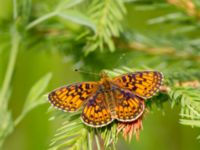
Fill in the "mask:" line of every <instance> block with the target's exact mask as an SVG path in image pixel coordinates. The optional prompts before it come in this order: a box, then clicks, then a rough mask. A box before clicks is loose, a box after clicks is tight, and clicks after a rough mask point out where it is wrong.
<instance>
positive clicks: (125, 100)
mask: <svg viewBox="0 0 200 150" xmlns="http://www.w3.org/2000/svg"><path fill="white" fill-rule="evenodd" d="M112 93H113V96H114V99H116V101H115V112H116V119H117V120H119V121H121V122H131V121H134V120H136V119H137V118H139V117H140V116H141V115H142V114H143V112H144V100H143V99H142V98H140V97H138V96H137V95H134V94H133V93H131V92H130V91H128V90H124V89H122V88H119V87H116V86H114V87H113V88H112Z"/></svg>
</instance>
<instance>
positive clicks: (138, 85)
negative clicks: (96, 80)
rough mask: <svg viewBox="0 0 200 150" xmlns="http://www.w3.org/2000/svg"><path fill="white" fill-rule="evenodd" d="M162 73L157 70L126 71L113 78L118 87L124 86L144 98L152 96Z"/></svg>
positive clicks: (159, 84)
mask: <svg viewBox="0 0 200 150" xmlns="http://www.w3.org/2000/svg"><path fill="white" fill-rule="evenodd" d="M162 80H163V75H162V73H160V72H157V71H143V72H135V73H128V74H125V75H122V76H118V77H115V78H113V82H114V83H116V84H117V85H118V86H119V87H122V88H125V89H127V90H129V91H131V92H133V93H134V94H136V95H137V96H139V97H142V98H144V99H147V98H150V97H152V96H153V95H154V94H156V92H157V91H158V90H159V88H160V86H161V84H162Z"/></svg>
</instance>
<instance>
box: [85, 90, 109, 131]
mask: <svg viewBox="0 0 200 150" xmlns="http://www.w3.org/2000/svg"><path fill="white" fill-rule="evenodd" d="M81 118H82V121H83V122H84V123H85V124H86V125H88V126H92V127H102V126H105V125H107V124H109V123H111V122H112V121H113V119H112V117H111V112H110V109H109V107H108V104H107V103H106V96H105V93H104V92H103V91H100V90H98V91H97V92H96V93H95V94H94V95H93V96H91V97H90V98H89V99H88V102H87V103H86V104H85V106H84V108H83V111H82V115H81Z"/></svg>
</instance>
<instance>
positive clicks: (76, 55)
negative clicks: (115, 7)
mask: <svg viewBox="0 0 200 150" xmlns="http://www.w3.org/2000/svg"><path fill="white" fill-rule="evenodd" d="M25 2H27V3H28V2H30V1H25ZM148 2H149V3H148ZM160 2H162V3H161V4H163V6H165V5H164V4H165V3H166V2H165V1H155V4H156V3H158V4H160ZM21 3H23V1H22V2H18V4H21ZM57 3H59V2H58V1H55V0H52V1H47V0H44V1H38V0H34V1H32V3H31V8H32V9H31V11H30V12H29V13H30V14H27V15H29V17H30V18H29V21H28V22H31V21H33V20H35V19H36V18H38V17H39V16H42V15H43V14H44V13H45V12H49V11H50V10H52V8H53V6H54V5H55V4H57ZM83 3H86V4H87V3H89V2H88V1H86V2H83ZM142 4H143V3H141V4H140V3H139V4H138V3H134V2H130V3H125V7H126V9H127V14H126V15H125V17H124V21H123V22H122V24H123V25H124V26H125V27H126V28H127V30H126V31H124V34H123V35H122V37H124V38H125V39H126V38H127V37H129V36H132V35H130V33H134V38H135V39H137V40H139V41H142V40H144V41H147V40H146V38H147V37H148V38H150V39H151V38H152V39H154V43H152V45H151V46H153V47H154V46H155V45H156V44H157V45H156V46H157V47H158V48H159V47H161V46H162V45H164V44H163V43H165V42H168V43H170V42H169V41H170V40H173V37H174V38H175V40H176V42H177V43H179V45H178V44H177V43H175V42H174V43H173V44H174V45H178V46H177V47H180V48H181V46H184V44H183V45H182V42H183V41H187V40H189V39H193V38H198V37H199V31H198V30H196V29H194V30H192V31H189V32H180V33H176V32H173V31H174V30H175V29H179V28H180V27H185V26H186V24H187V25H188V24H195V23H196V22H198V21H196V20H195V19H194V18H192V19H191V18H190V17H185V20H184V21H183V19H184V18H183V19H182V20H181V19H180V18H179V19H180V20H179V22H178V23H177V22H176V23H170V21H168V22H167V23H162V24H160V23H158V24H149V23H148V21H149V20H151V19H152V18H156V17H159V16H162V15H163V16H164V15H167V14H169V13H172V12H173V13H174V12H181V13H183V10H180V9H179V8H176V7H174V6H168V5H169V4H166V6H165V7H161V5H156V7H153V6H154V5H152V3H151V1H146V3H144V4H145V5H144V6H145V7H144V6H143V5H142ZM148 5H149V6H150V5H151V6H152V9H151V7H146V6H148ZM138 6H139V7H138ZM167 6H168V7H167ZM81 9H82V10H84V8H80V10H81ZM18 11H19V14H20V13H21V10H18ZM183 14H184V15H185V16H187V14H185V13H183ZM12 18H13V1H9V0H8V1H4V0H0V64H1V65H0V83H1V84H0V85H2V84H3V81H4V78H5V72H6V70H7V65H8V62H9V55H10V53H11V51H10V49H11V46H10V45H11V38H12V30H11V28H12V27H13V24H15V23H16V24H17V30H18V32H22V33H21V34H22V36H23V40H22V41H21V43H20V46H19V50H18V54H17V58H16V62H15V67H14V70H13V77H12V80H11V84H10V89H9V91H10V92H11V94H10V98H9V105H8V109H9V110H10V111H11V113H12V117H13V118H17V116H19V115H20V113H21V111H22V108H23V105H24V102H25V99H26V97H27V95H28V93H29V90H30V89H31V87H32V86H33V85H34V84H35V83H36V82H37V81H38V80H39V79H40V78H41V77H42V76H44V75H45V74H47V73H49V72H51V73H52V78H51V80H50V82H49V84H48V87H47V89H46V91H45V93H48V91H50V90H53V89H55V88H57V87H59V86H62V85H67V84H70V83H73V82H80V81H85V80H97V78H96V77H94V76H92V75H87V74H80V73H78V72H75V71H73V70H74V68H76V67H80V68H81V69H83V70H84V69H85V70H86V71H92V72H95V73H98V72H99V71H100V70H102V69H110V70H112V69H114V68H118V67H121V66H128V67H130V68H143V67H147V68H148V67H150V68H153V69H154V68H155V69H158V70H160V71H163V72H165V69H166V70H167V71H168V72H170V71H174V70H177V69H178V70H184V69H187V68H195V67H196V66H198V65H199V62H195V63H191V62H194V61H195V60H193V59H192V60H191V58H188V59H182V58H181V59H179V58H176V57H171V56H170V55H168V56H166V55H159V54H158V55H151V53H150V54H148V53H147V54H146V53H145V52H143V51H134V50H126V48H125V50H123V48H119V49H118V48H116V50H115V52H110V51H109V50H107V49H106V48H105V49H106V50H104V52H99V50H96V51H95V52H91V53H90V54H89V55H88V56H84V53H83V52H82V48H83V46H84V43H85V41H84V40H82V41H81V42H80V41H79V40H77V39H76V38H77V37H78V36H79V35H80V33H81V32H80V31H81V30H82V27H81V25H77V24H76V23H73V22H71V21H69V20H64V19H60V18H56V17H55V18H50V19H48V20H46V21H44V22H42V23H41V24H38V25H36V27H33V28H32V29H30V30H26V31H25V30H23V29H21V28H23V23H21V22H22V21H23V20H22V18H20V17H19V18H18V19H17V21H16V22H15V23H14V22H13V19H12ZM186 18H187V19H188V18H189V21H188V20H187V19H186ZM176 21H177V20H176ZM187 21H188V22H189V23H187ZM27 24H28V23H27ZM194 26H195V25H194ZM54 28H55V32H54ZM49 30H52V31H49ZM129 30H131V32H130V33H127V32H129ZM65 32H66V33H65ZM135 33H139V34H135ZM139 35H140V36H139ZM141 35H142V36H141ZM145 36H147V37H145ZM161 37H164V38H166V39H168V38H170V40H169V41H167V40H166V39H165V40H164V42H160V43H159V42H158V43H156V41H157V39H158V40H159V38H161ZM171 37H172V38H171ZM122 42H123V40H122ZM148 42H150V43H151V41H148ZM155 43H156V44H155ZM125 44H126V43H125ZM173 44H168V45H170V46H171V45H172V46H173ZM156 46H155V47H156ZM182 52H183V53H184V52H185V51H184V50H183V49H181V50H180V51H179V52H178V53H182ZM167 71H166V72H167ZM49 106H50V104H49V103H45V104H44V105H41V106H38V107H36V108H35V109H33V110H32V111H31V112H29V113H28V114H27V115H26V116H25V118H24V119H23V120H22V121H21V122H20V123H19V124H18V125H17V126H16V128H15V129H14V130H13V132H12V133H11V134H9V135H8V136H7V137H6V139H5V142H4V144H3V148H2V149H3V150H14V149H17V150H45V149H47V148H48V145H49V143H50V140H51V139H52V137H53V135H54V133H55V131H56V129H57V128H58V127H60V125H61V122H60V121H58V122H56V121H48V119H49V117H50V116H51V115H50V113H48V112H47V110H48V108H49ZM149 109H150V108H149ZM179 112H180V105H177V106H175V107H174V108H173V109H172V108H171V104H170V102H169V101H166V102H164V103H163V106H162V107H158V106H157V105H155V104H153V106H152V108H151V109H150V111H149V113H147V114H146V115H145V118H144V121H143V130H142V131H141V134H140V140H139V141H136V139H135V138H133V140H132V141H131V142H130V143H129V142H126V141H124V140H123V139H122V138H120V140H119V142H118V145H117V149H119V150H121V149H127V150H132V149H134V150H144V149H148V150H169V149H170V150H188V149H192V150H197V149H199V147H200V143H199V140H197V139H196V138H197V136H198V135H199V129H197V128H192V127H191V126H184V125H181V124H180V123H179V118H180V116H179ZM66 115H67V113H66Z"/></svg>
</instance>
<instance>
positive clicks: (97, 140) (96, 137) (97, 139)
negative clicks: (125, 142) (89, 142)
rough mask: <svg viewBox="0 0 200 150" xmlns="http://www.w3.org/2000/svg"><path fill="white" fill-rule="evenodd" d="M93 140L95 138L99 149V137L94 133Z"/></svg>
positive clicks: (99, 149) (98, 149)
mask: <svg viewBox="0 0 200 150" xmlns="http://www.w3.org/2000/svg"><path fill="white" fill-rule="evenodd" d="M95 140H96V144H97V150H101V146H100V143H99V138H98V136H97V135H96V134H95Z"/></svg>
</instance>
